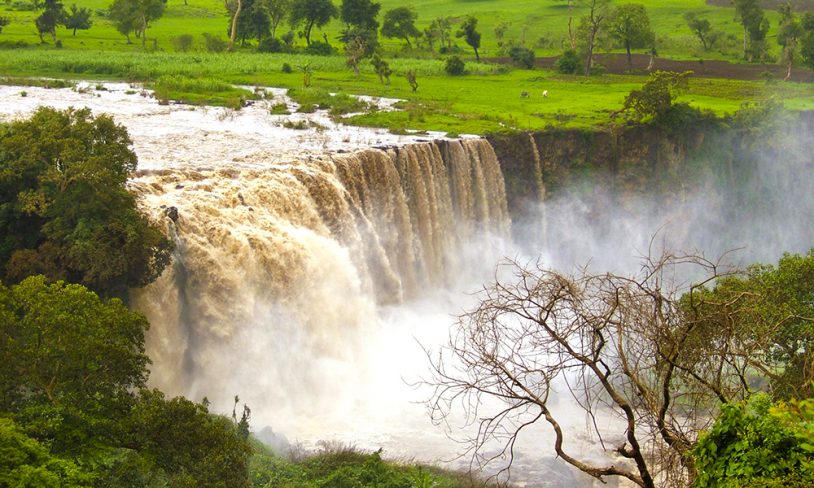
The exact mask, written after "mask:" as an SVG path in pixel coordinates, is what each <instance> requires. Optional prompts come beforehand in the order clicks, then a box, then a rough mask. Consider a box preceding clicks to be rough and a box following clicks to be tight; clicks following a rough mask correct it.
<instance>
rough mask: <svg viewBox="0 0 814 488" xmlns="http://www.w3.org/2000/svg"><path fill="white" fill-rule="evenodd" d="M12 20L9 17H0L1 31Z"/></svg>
mask: <svg viewBox="0 0 814 488" xmlns="http://www.w3.org/2000/svg"><path fill="white" fill-rule="evenodd" d="M10 23H11V21H10V20H9V18H8V17H0V32H3V27H5V26H7V25H9V24H10Z"/></svg>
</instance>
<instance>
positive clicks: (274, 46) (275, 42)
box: [257, 36, 286, 53]
mask: <svg viewBox="0 0 814 488" xmlns="http://www.w3.org/2000/svg"><path fill="white" fill-rule="evenodd" d="M257 50H258V51H260V52H261V53H281V52H285V50H286V47H285V44H283V41H281V40H279V39H277V38H276V37H271V36H269V37H264V38H263V39H262V40H261V41H260V44H258V45H257Z"/></svg>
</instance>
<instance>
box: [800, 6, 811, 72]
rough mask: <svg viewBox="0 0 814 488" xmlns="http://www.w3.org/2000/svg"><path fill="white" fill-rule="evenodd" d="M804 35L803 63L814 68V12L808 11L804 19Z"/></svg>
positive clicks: (801, 53)
mask: <svg viewBox="0 0 814 488" xmlns="http://www.w3.org/2000/svg"><path fill="white" fill-rule="evenodd" d="M802 27H803V35H802V37H801V39H800V55H801V57H802V58H803V63H804V64H805V65H806V66H808V67H809V68H811V69H814V14H813V13H810V12H809V13H807V14H805V16H804V17H803V21H802Z"/></svg>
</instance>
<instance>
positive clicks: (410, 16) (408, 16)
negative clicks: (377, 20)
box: [382, 7, 421, 49]
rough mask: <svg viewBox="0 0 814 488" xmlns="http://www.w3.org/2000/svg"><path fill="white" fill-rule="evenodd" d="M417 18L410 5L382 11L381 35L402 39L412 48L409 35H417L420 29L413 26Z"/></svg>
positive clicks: (419, 33)
mask: <svg viewBox="0 0 814 488" xmlns="http://www.w3.org/2000/svg"><path fill="white" fill-rule="evenodd" d="M417 18H418V14H417V13H416V11H415V10H414V9H412V8H410V7H397V8H394V9H391V10H388V11H387V12H385V13H384V19H383V21H382V35H383V36H384V37H388V38H394V39H404V41H405V42H407V46H408V47H409V48H411V49H412V47H413V45H412V43H410V38H411V37H418V36H420V35H421V31H419V30H418V28H417V27H416V26H415V21H416V19H417Z"/></svg>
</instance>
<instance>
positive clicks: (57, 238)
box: [0, 108, 172, 296]
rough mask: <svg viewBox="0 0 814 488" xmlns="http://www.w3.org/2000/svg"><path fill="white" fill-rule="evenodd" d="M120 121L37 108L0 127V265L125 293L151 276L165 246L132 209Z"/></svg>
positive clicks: (6, 275)
mask: <svg viewBox="0 0 814 488" xmlns="http://www.w3.org/2000/svg"><path fill="white" fill-rule="evenodd" d="M130 144H131V142H130V138H129V136H128V135H127V131H126V130H125V129H124V127H122V126H119V125H116V124H115V123H114V122H113V120H112V119H111V118H110V117H108V116H105V115H101V116H98V117H94V116H93V115H92V114H91V112H90V110H87V109H81V110H75V109H68V110H64V111H59V110H55V109H53V108H40V109H39V110H37V112H36V113H34V115H33V116H32V117H31V118H29V119H27V120H20V121H16V122H12V123H10V124H8V125H5V126H2V127H0V270H1V271H2V275H3V279H4V280H5V281H6V282H11V283H13V282H17V281H20V280H22V279H23V278H25V277H26V276H29V275H32V274H44V275H45V276H47V277H48V278H49V279H52V280H58V279H62V280H66V281H69V282H72V283H81V284H84V285H86V286H88V287H89V288H91V289H93V290H94V291H96V292H98V293H100V294H102V295H104V296H124V295H125V294H126V293H127V289H128V288H132V287H141V286H144V285H146V284H148V283H150V282H152V281H153V280H154V279H155V278H157V277H158V276H159V275H160V274H161V272H162V271H163V270H164V267H165V266H166V265H167V264H168V263H169V260H170V257H171V250H172V245H171V243H170V242H169V241H168V240H167V239H166V237H164V235H163V234H162V232H161V231H160V230H159V229H158V228H156V227H155V226H153V225H152V224H151V223H150V222H148V221H147V220H146V218H145V217H144V216H142V215H141V214H140V213H139V211H138V210H137V209H136V205H135V199H134V197H133V196H132V195H131V194H130V193H129V192H128V191H127V189H126V187H125V183H126V181H127V178H128V176H129V175H130V174H132V172H133V171H135V169H136V155H135V154H134V153H133V151H132V150H131V149H130Z"/></svg>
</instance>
